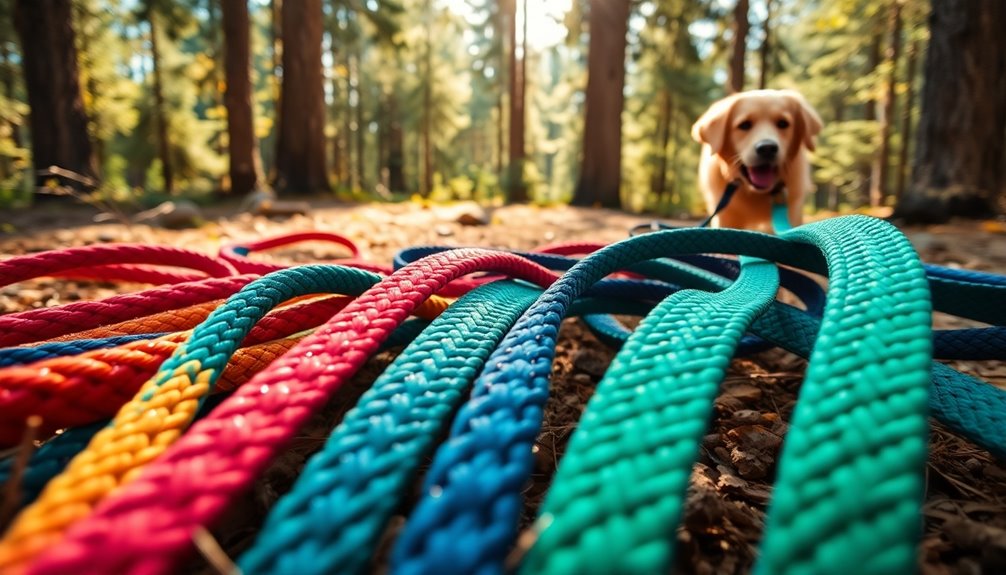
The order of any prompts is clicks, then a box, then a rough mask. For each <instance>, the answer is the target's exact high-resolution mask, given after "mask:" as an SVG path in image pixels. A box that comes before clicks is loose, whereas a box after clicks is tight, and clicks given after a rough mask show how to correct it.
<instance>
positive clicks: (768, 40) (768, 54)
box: [758, 0, 775, 90]
mask: <svg viewBox="0 0 1006 575" xmlns="http://www.w3.org/2000/svg"><path fill="white" fill-rule="evenodd" d="M774 3H775V2H774V0H765V21H764V22H762V39H761V47H760V48H759V49H758V55H759V58H760V60H761V66H760V69H759V70H758V89H760V90H764V89H765V88H768V79H769V73H770V69H771V67H772V8H773V4H774Z"/></svg>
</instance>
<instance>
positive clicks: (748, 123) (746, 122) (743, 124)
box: [737, 120, 752, 132]
mask: <svg viewBox="0 0 1006 575" xmlns="http://www.w3.org/2000/svg"><path fill="white" fill-rule="evenodd" d="M751 125H752V124H751V120H744V121H743V122H741V123H740V124H737V129H738V130H744V131H745V132H747V131H748V130H750V129H751Z"/></svg>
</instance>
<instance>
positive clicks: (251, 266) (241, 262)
mask: <svg viewBox="0 0 1006 575" xmlns="http://www.w3.org/2000/svg"><path fill="white" fill-rule="evenodd" d="M300 242H326V243H330V244H335V245H338V246H342V247H344V248H346V249H347V250H348V251H349V255H350V257H348V258H341V259H337V260H335V261H333V262H331V263H333V264H338V265H342V266H348V267H352V268H359V269H363V270H367V271H371V272H374V273H379V274H389V273H391V271H392V270H391V268H390V267H388V266H384V265H380V264H375V263H373V262H369V261H366V260H362V259H360V248H358V247H357V246H356V243H354V242H353V240H351V239H349V238H347V237H345V236H341V235H339V234H333V233H330V232H319V231H311V232H301V233H294V234H284V235H279V236H273V237H270V238H265V239H262V240H259V241H256V242H250V243H243V244H231V245H226V246H224V247H222V248H220V259H222V260H224V261H226V262H228V263H230V264H231V265H232V266H234V269H236V270H238V272H240V273H256V274H267V273H269V272H274V271H278V270H281V269H283V268H287V267H290V266H287V265H281V264H275V263H269V262H262V261H256V260H252V259H251V258H249V257H248V256H249V255H251V254H252V253H254V252H260V251H264V250H270V249H274V248H278V247H282V246H288V245H292V244H296V243H300Z"/></svg>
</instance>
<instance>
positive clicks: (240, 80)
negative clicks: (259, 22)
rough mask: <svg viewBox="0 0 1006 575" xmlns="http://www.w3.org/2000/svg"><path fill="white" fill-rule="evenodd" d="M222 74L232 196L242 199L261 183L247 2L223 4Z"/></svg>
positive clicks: (234, 0) (225, 1) (230, 0)
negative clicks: (237, 195) (238, 196)
mask: <svg viewBox="0 0 1006 575" xmlns="http://www.w3.org/2000/svg"><path fill="white" fill-rule="evenodd" d="M222 15H223V29H224V42H225V49H224V73H225V75H226V85H227V87H226V90H225V91H224V105H225V106H226V107H227V139H228V141H229V147H230V150H229V154H230V179H231V188H230V191H231V193H232V194H240V195H245V194H248V193H249V192H251V191H252V190H254V189H255V188H256V186H258V185H259V184H260V183H261V182H262V181H263V178H262V165H261V161H260V160H259V156H258V142H257V140H256V138H255V121H254V116H253V112H252V85H251V75H250V69H251V47H250V39H249V31H250V30H251V25H250V22H249V18H248V0H223V2H222Z"/></svg>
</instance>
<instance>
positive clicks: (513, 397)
mask: <svg viewBox="0 0 1006 575" xmlns="http://www.w3.org/2000/svg"><path fill="white" fill-rule="evenodd" d="M740 247H743V249H744V250H745V251H746V252H748V253H750V254H751V255H754V256H756V257H773V256H772V254H774V253H777V252H783V253H785V254H787V255H788V256H789V257H788V260H787V261H786V262H785V263H787V264H790V265H797V266H801V267H807V266H814V267H817V266H818V265H819V263H820V262H819V260H820V255H819V253H817V252H816V251H815V250H814V249H813V248H812V247H810V246H799V245H795V244H792V243H788V242H784V241H783V240H781V239H779V238H776V237H773V236H768V235H765V234H758V233H754V232H745V231H739V230H715V231H713V230H703V229H682V230H671V231H665V232H657V233H653V234H647V235H644V236H638V237H634V238H630V239H628V240H624V241H622V242H619V243H617V244H613V245H611V246H608V247H607V248H604V249H602V250H600V251H597V252H595V253H594V254H591V255H590V256H588V257H586V258H584V259H583V260H581V261H580V262H579V263H577V264H576V265H575V266H573V268H572V269H570V270H569V271H568V272H567V273H566V274H564V275H563V276H562V277H561V278H560V279H559V280H558V281H557V282H556V283H555V284H553V285H552V286H551V287H550V288H549V289H547V290H546V291H545V292H544V293H543V294H542V295H541V297H539V298H538V300H537V301H536V303H535V304H534V305H533V306H532V307H531V309H529V310H528V311H527V313H525V314H524V315H523V316H522V317H521V319H520V320H519V321H518V322H517V324H516V325H515V326H514V328H513V329H512V330H511V331H510V332H509V333H508V334H507V336H506V338H504V340H503V342H502V343H501V344H500V346H499V347H498V348H497V349H496V351H495V352H494V353H493V355H492V356H491V357H490V359H489V361H488V362H487V366H486V369H485V371H484V372H483V373H482V375H481V376H480V377H479V379H478V380H477V381H476V383H475V386H474V391H473V396H472V400H471V401H469V402H468V403H466V404H465V405H464V406H462V408H461V410H460V411H459V413H458V416H457V417H456V418H455V421H454V424H453V428H452V434H451V438H450V439H449V440H448V442H447V443H445V444H444V445H442V446H441V447H440V448H439V449H438V450H437V452H436V455H435V457H434V460H433V464H432V466H431V468H430V470H429V472H428V474H427V477H426V486H425V489H424V493H425V496H424V497H423V499H422V500H421V501H420V502H419V504H418V505H417V507H416V509H415V510H414V512H413V514H412V516H411V517H410V520H409V521H408V522H407V523H406V525H405V528H404V530H403V531H402V532H401V534H400V535H399V538H398V541H397V544H396V547H395V550H394V553H393V555H392V568H393V570H395V571H396V572H401V573H406V574H414V573H445V572H465V573H475V572H487V573H488V572H496V571H498V570H500V569H501V565H502V563H503V560H504V558H505V556H506V553H507V552H508V550H509V548H510V545H511V543H512V541H513V540H514V538H515V535H516V533H515V530H516V524H517V520H518V516H519V513H520V508H521V503H520V501H521V491H522V489H523V487H524V484H525V482H526V480H527V478H528V477H529V475H530V473H531V468H532V463H533V462H532V451H531V448H532V446H533V443H534V440H535V438H536V437H537V435H538V433H539V431H540V426H541V418H542V407H543V405H544V403H545V400H546V399H547V396H548V378H549V374H550V371H551V362H552V358H553V355H554V349H555V341H556V338H557V335H558V331H559V324H560V322H561V320H562V318H563V317H564V316H565V315H566V313H567V310H568V309H569V305H570V303H571V302H572V301H573V300H574V299H575V298H576V297H578V296H579V295H580V294H582V293H583V292H584V290H585V289H586V288H588V287H589V286H591V285H592V284H593V283H595V282H596V281H598V280H599V279H600V278H602V277H604V276H606V275H609V274H610V273H612V272H614V271H616V270H619V269H625V268H626V267H628V266H631V265H633V264H635V263H637V262H643V261H646V260H648V259H653V258H659V257H665V256H672V255H677V254H681V253H693V252H713V253H736V252H737V250H738V249H739V248H740ZM681 274H682V276H684V275H687V274H686V272H684V271H682V272H681Z"/></svg>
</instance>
